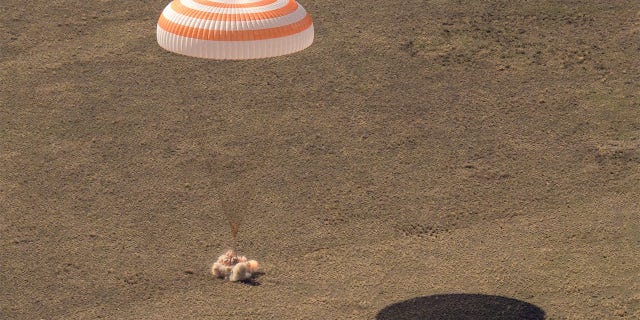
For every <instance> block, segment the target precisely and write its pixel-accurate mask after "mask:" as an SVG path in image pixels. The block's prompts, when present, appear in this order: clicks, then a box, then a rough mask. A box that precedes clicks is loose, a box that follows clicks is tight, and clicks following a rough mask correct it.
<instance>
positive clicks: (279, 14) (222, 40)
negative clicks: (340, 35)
mask: <svg viewBox="0 0 640 320" xmlns="http://www.w3.org/2000/svg"><path fill="white" fill-rule="evenodd" d="M156 35H157V40H158V44H159V45H160V46H161V47H162V48H164V49H166V50H168V51H171V52H175V53H179V54H183V55H187V56H192V57H198V58H208V59H225V60H226V59H228V60H241V59H257V58H266V57H274V56H279V55H285V54H290V53H294V52H297V51H300V50H303V49H305V48H307V47H308V46H310V45H311V43H312V42H313V35H314V29H313V22H312V20H311V17H310V16H309V14H308V13H307V11H306V10H305V9H304V8H303V7H302V6H301V5H300V4H298V3H297V2H296V1H295V0H173V1H172V2H171V3H169V5H167V6H166V8H165V9H164V10H163V11H162V14H161V16H160V18H159V19H158V25H157V31H156Z"/></svg>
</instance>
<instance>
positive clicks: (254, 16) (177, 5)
mask: <svg viewBox="0 0 640 320" xmlns="http://www.w3.org/2000/svg"><path fill="white" fill-rule="evenodd" d="M171 9H173V11H175V12H177V13H179V14H181V15H184V16H187V17H191V18H196V19H203V20H218V21H249V20H262V19H271V18H276V17H281V16H285V15H288V14H291V13H293V12H295V11H296V10H297V9H298V3H297V2H296V1H295V0H290V1H289V2H288V3H287V4H286V5H285V6H284V7H281V8H278V9H274V10H268V11H263V12H256V13H213V12H206V11H200V10H196V9H192V8H189V7H187V6H185V5H184V4H182V3H181V2H180V1H177V0H176V1H173V2H171Z"/></svg>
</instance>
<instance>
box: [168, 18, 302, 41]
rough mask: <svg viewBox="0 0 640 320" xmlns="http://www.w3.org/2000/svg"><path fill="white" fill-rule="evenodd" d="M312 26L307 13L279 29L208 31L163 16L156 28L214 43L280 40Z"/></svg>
mask: <svg viewBox="0 0 640 320" xmlns="http://www.w3.org/2000/svg"><path fill="white" fill-rule="evenodd" d="M312 24H313V22H312V21H311V16H310V15H309V14H308V13H307V15H306V16H305V17H304V18H303V19H301V20H299V21H297V22H294V23H291V24H288V25H284V26H281V27H276V28H267V29H257V30H236V31H232V30H229V31H227V30H208V29H201V28H193V27H187V26H183V25H180V24H177V23H175V22H171V21H170V20H169V19H167V18H165V17H164V15H161V16H160V19H159V20H158V26H160V27H161V28H162V29H164V30H165V31H167V32H170V33H173V34H176V35H179V36H182V37H186V38H193V39H199V40H214V41H251V40H266V39H274V38H281V37H286V36H290V35H293V34H296V33H300V32H302V31H304V30H306V29H307V28H309V27H310V26H311V25H312Z"/></svg>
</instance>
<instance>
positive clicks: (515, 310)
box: [376, 294, 545, 320]
mask: <svg viewBox="0 0 640 320" xmlns="http://www.w3.org/2000/svg"><path fill="white" fill-rule="evenodd" d="M376 319H377V320H388V319H398V320H400V319H412V320H417V319H425V320H431V319H433V320H454V319H455V320H544V319H545V313H544V311H543V310H542V309H540V308H539V307H537V306H535V305H533V304H530V303H527V302H524V301H520V300H516V299H511V298H505V297H500V296H491V295H484V294H442V295H433V296H425V297H418V298H413V299H410V300H405V301H401V302H398V303H394V304H392V305H389V306H387V307H385V308H384V309H382V310H380V312H378V315H377V316H376Z"/></svg>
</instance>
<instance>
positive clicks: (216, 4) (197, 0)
mask: <svg viewBox="0 0 640 320" xmlns="http://www.w3.org/2000/svg"><path fill="white" fill-rule="evenodd" d="M276 1H278V0H262V1H257V2H251V3H222V2H215V1H208V0H193V2H195V3H198V4H201V5H203V6H208V7H216V8H253V7H261V6H266V5H270V4H272V3H274V2H276ZM175 2H179V0H175Z"/></svg>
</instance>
